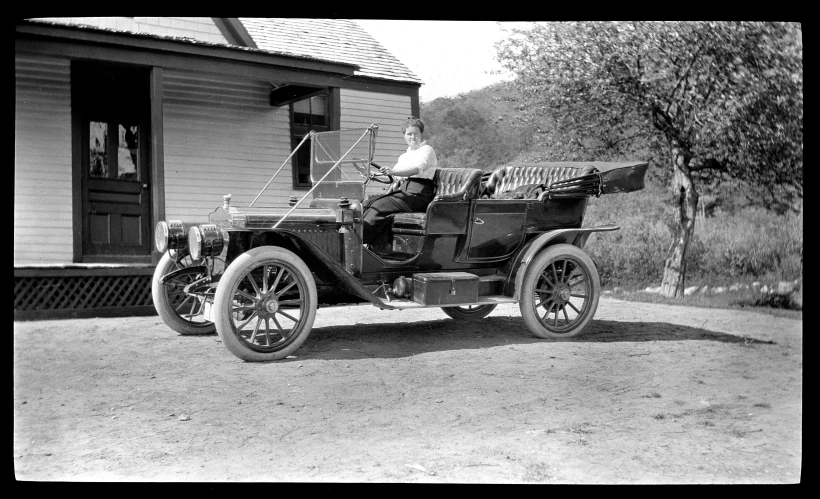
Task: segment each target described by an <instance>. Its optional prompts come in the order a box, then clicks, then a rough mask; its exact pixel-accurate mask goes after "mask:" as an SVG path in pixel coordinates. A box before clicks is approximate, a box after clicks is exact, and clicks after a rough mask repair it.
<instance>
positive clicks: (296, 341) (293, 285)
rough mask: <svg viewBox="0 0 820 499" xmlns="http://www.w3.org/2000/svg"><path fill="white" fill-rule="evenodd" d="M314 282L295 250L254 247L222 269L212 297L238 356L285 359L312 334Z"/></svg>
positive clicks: (220, 326)
mask: <svg viewBox="0 0 820 499" xmlns="http://www.w3.org/2000/svg"><path fill="white" fill-rule="evenodd" d="M317 303H318V299H317V292H316V283H315V281H314V280H313V276H312V275H311V273H310V270H309V269H308V267H307V265H305V263H304V262H303V261H302V260H301V259H300V258H299V257H298V256H296V255H295V254H294V253H293V252H291V251H288V250H286V249H284V248H279V247H276V246H263V247H259V248H254V249H252V250H250V251H247V252H246V253H243V254H242V255H240V256H239V257H238V258H237V259H236V260H234V261H233V263H231V265H230V266H229V267H228V268H227V270H226V271H225V274H224V275H223V276H222V278H221V279H220V281H219V285H218V286H217V288H216V295H215V296H214V320H215V322H216V330H217V332H218V333H219V337H220V338H221V339H222V343H224V344H225V346H226V347H227V348H228V350H229V351H230V352H231V353H232V354H234V355H236V356H237V357H239V358H240V359H242V360H246V361H250V362H264V361H269V360H280V359H284V358H285V357H287V356H288V355H290V354H292V353H293V352H295V351H296V349H298V348H299V347H300V346H301V345H302V343H304V341H305V340H306V339H307V337H308V334H310V329H311V327H313V321H314V319H315V318H316V307H317Z"/></svg>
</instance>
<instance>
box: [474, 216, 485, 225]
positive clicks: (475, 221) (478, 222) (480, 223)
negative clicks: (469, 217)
mask: <svg viewBox="0 0 820 499" xmlns="http://www.w3.org/2000/svg"><path fill="white" fill-rule="evenodd" d="M473 223H474V224H476V225H484V220H482V219H480V218H476V219H474V220H473Z"/></svg>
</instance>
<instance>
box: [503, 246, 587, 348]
mask: <svg viewBox="0 0 820 499" xmlns="http://www.w3.org/2000/svg"><path fill="white" fill-rule="evenodd" d="M600 295H601V282H600V278H599V277H598V270H597V269H596V268H595V264H594V263H593V262H592V259H591V258H590V257H589V256H588V255H587V254H586V253H584V252H583V251H582V250H581V249H580V248H578V247H576V246H573V245H571V244H556V245H554V246H550V247H549V248H547V249H545V250H544V251H542V252H541V253H539V254H538V255H536V256H535V258H533V259H532V261H531V262H530V263H529V265H528V266H527V269H526V271H525V274H524V281H523V283H522V286H521V293H520V300H519V307H520V309H521V317H522V318H523V319H524V324H526V326H527V329H529V330H530V332H531V333H532V334H534V335H535V336H538V337H539V338H571V337H573V336H575V335H577V334H578V333H580V332H581V331H582V330H583V329H584V328H585V327H586V326H587V324H589V322H590V321H591V320H592V317H593V316H594V315H595V310H596V309H597V308H598V299H599V298H600Z"/></svg>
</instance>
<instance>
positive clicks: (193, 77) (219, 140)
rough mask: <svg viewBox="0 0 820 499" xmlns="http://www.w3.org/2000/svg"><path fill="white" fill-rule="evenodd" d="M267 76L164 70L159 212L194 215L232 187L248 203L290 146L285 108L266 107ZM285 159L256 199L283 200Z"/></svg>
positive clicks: (286, 193)
mask: <svg viewBox="0 0 820 499" xmlns="http://www.w3.org/2000/svg"><path fill="white" fill-rule="evenodd" d="M270 88H271V87H270V83H268V82H267V81H261V80H253V79H248V78H231V77H228V76H219V75H211V74H206V73H184V72H181V71H173V70H169V71H166V72H165V82H164V100H163V114H164V119H165V128H164V134H165V213H166V218H168V219H182V220H191V221H198V220H204V219H205V218H206V217H207V214H208V213H210V212H211V211H213V210H214V209H215V208H216V207H218V206H220V204H221V202H222V196H223V195H225V194H231V195H232V203H234V204H235V205H248V204H249V203H250V202H251V201H253V199H254V198H255V197H256V195H257V194H258V193H259V191H260V190H261V188H262V187H263V186H264V185H265V183H266V182H267V181H268V179H269V178H270V177H271V176H272V175H273V173H274V172H275V171H276V170H277V169H278V168H279V166H281V164H282V162H284V160H285V159H286V158H287V157H288V155H289V154H290V132H289V130H290V124H289V115H288V109H287V108H286V107H285V108H276V107H271V106H270V103H269V93H270ZM292 192H293V191H292V177H291V170H290V164H287V165H285V167H284V168H282V171H281V172H280V173H279V176H278V177H277V178H276V180H275V181H274V184H272V185H271V186H270V187H269V188H268V190H267V191H266V193H265V195H263V196H262V198H260V200H259V201H258V202H257V204H258V205H260V206H264V205H286V204H287V200H288V198H289V197H290V196H291V193H292Z"/></svg>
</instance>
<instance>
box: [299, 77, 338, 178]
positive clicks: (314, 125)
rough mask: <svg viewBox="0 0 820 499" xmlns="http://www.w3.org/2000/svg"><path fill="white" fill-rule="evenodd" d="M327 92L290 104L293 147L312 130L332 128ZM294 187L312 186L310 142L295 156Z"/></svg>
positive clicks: (324, 130)
mask: <svg viewBox="0 0 820 499" xmlns="http://www.w3.org/2000/svg"><path fill="white" fill-rule="evenodd" d="M327 102H328V96H327V94H326V93H325V94H320V95H314V96H313V97H309V98H307V99H303V100H300V101H296V102H294V103H292V104H291V105H290V141H291V149H294V148H296V146H298V145H299V143H300V142H301V141H302V138H304V136H305V135H307V134H308V133H310V131H311V130H313V131H316V132H326V131H328V130H330V116H329V111H328V104H327ZM293 187H294V188H310V187H311V183H310V142H309V141H308V142H305V144H304V145H303V146H302V147H301V148H300V149H299V151H297V152H296V154H295V155H294V156H293Z"/></svg>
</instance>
